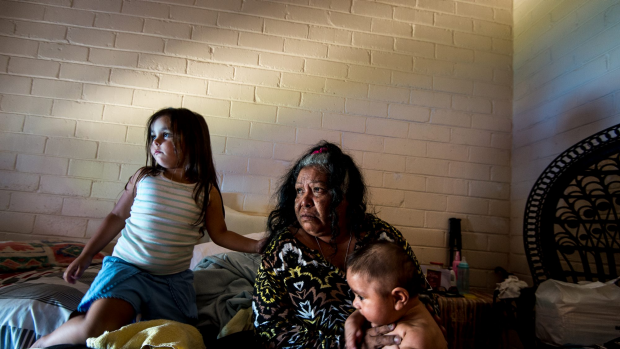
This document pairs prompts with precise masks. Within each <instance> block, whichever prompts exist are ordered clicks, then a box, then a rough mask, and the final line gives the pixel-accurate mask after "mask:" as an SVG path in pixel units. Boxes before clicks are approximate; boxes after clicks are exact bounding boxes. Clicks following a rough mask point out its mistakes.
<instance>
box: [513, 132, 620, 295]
mask: <svg viewBox="0 0 620 349" xmlns="http://www.w3.org/2000/svg"><path fill="white" fill-rule="evenodd" d="M523 230H524V231H523V243H524V247H525V252H526V255H527V259H528V263H529V265H530V271H531V273H532V277H533V279H534V282H535V283H536V285H538V284H539V283H541V282H542V281H545V280H547V279H550V278H551V279H556V280H561V281H567V282H574V283H576V282H578V281H584V280H588V281H597V280H598V281H602V282H604V281H607V280H611V279H614V278H616V277H618V273H619V271H620V125H616V126H613V127H610V128H608V129H606V130H603V131H601V132H599V133H597V134H594V135H592V136H590V137H588V138H586V139H584V140H582V141H581V142H579V143H577V144H575V145H574V146H572V147H571V148H569V149H568V150H566V151H565V152H563V153H562V154H560V155H559V156H558V157H557V158H556V159H555V160H554V161H553V162H551V164H550V165H549V166H548V167H547V168H546V169H545V171H544V172H543V173H542V175H540V177H539V178H538V180H537V181H536V183H535V184H534V187H533V188H532V191H531V192H530V195H529V197H528V200H527V204H526V207H525V216H524V221H523Z"/></svg>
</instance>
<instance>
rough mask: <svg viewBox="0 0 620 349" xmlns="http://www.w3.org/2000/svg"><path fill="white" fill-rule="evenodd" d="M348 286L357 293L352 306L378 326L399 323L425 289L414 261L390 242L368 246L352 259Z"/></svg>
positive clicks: (348, 273) (356, 253) (348, 262)
mask: <svg viewBox="0 0 620 349" xmlns="http://www.w3.org/2000/svg"><path fill="white" fill-rule="evenodd" d="M347 282H348V283H349V286H350V287H351V290H352V291H353V292H354V293H355V300H354V301H353V306H354V307H355V308H357V309H359V310H360V312H361V313H362V315H364V317H365V318H366V320H368V321H370V322H371V323H373V324H375V325H377V326H381V325H387V324H391V323H393V322H396V321H397V320H398V319H400V318H401V317H402V316H403V315H404V314H405V313H406V312H407V310H408V309H409V306H410V305H411V304H412V302H410V300H411V299H413V298H414V297H417V295H418V294H419V293H420V291H421V289H422V277H421V275H420V274H419V273H418V268H417V267H416V265H415V263H414V261H413V259H412V258H411V257H409V255H407V253H406V252H405V250H404V249H403V248H402V247H401V246H398V245H397V244H395V243H392V242H387V241H378V242H376V243H371V244H368V245H366V246H364V247H362V248H360V249H359V250H357V251H355V252H354V253H353V254H352V255H351V257H350V258H349V260H348V261H347Z"/></svg>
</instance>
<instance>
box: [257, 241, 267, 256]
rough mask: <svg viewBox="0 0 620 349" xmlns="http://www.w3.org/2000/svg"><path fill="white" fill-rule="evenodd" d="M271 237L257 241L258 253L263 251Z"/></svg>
mask: <svg viewBox="0 0 620 349" xmlns="http://www.w3.org/2000/svg"><path fill="white" fill-rule="evenodd" d="M267 240H269V238H262V239H260V240H258V241H257V242H256V253H262V252H263V249H264V248H265V245H267Z"/></svg>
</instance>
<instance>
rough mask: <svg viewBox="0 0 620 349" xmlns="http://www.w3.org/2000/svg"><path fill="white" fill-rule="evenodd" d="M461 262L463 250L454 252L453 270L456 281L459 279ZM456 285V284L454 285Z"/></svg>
mask: <svg viewBox="0 0 620 349" xmlns="http://www.w3.org/2000/svg"><path fill="white" fill-rule="evenodd" d="M459 263H461V252H459V251H456V252H455V253H454V260H453V261H452V270H453V271H454V281H455V282H456V281H457V280H458V279H459V275H458V272H459ZM454 286H456V285H454Z"/></svg>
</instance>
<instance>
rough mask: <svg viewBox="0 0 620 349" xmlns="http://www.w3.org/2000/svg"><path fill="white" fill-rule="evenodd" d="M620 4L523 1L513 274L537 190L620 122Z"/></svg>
mask: <svg viewBox="0 0 620 349" xmlns="http://www.w3.org/2000/svg"><path fill="white" fill-rule="evenodd" d="M619 34H620V1H585V0H580V1H573V0H565V1H537V0H515V4H514V48H515V55H514V70H515V73H514V79H515V81H514V86H515V91H514V116H513V127H514V129H513V151H512V192H511V210H512V214H511V216H512V224H511V241H510V248H511V253H510V268H511V270H513V271H514V272H516V273H518V274H519V276H522V277H524V278H526V279H528V280H531V277H530V272H529V267H528V265H527V261H526V259H525V255H524V253H525V252H524V250H523V235H522V232H523V211H524V209H525V203H526V201H527V196H528V194H529V191H530V189H531V188H532V186H533V185H534V183H535V182H536V179H537V178H538V176H539V175H540V174H541V173H542V172H543V170H544V169H545V168H546V167H547V165H549V163H550V162H551V161H553V159H554V158H555V157H556V156H557V155H559V154H560V153H561V152H562V151H564V150H566V149H567V148H569V147H570V146H572V145H573V144H575V143H577V142H578V141H580V140H582V139H584V138H586V137H588V136H590V135H592V134H594V133H596V132H598V131H600V130H603V129H605V128H607V127H609V126H612V125H614V124H617V123H618V122H620V83H619V82H620V41H619V40H618V36H619Z"/></svg>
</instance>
